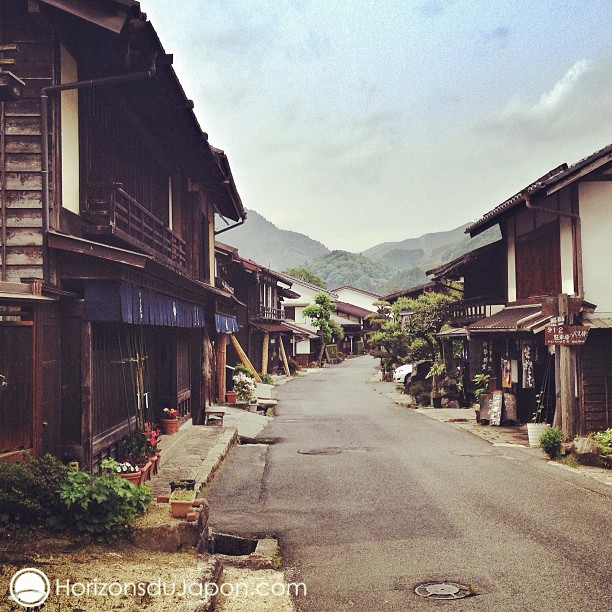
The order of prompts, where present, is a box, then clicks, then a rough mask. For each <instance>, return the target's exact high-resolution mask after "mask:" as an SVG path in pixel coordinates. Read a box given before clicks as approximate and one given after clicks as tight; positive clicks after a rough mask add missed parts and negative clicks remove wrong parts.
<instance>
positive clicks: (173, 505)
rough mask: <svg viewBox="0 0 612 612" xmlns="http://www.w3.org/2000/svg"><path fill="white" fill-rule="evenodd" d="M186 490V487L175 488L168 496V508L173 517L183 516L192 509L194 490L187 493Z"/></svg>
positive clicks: (194, 496)
mask: <svg viewBox="0 0 612 612" xmlns="http://www.w3.org/2000/svg"><path fill="white" fill-rule="evenodd" d="M186 492H187V489H176V490H175V492H173V493H172V495H171V496H170V510H171V512H172V516H173V517H174V518H185V517H186V516H187V515H188V514H189V513H190V512H191V511H192V507H193V502H194V501H195V498H196V492H195V491H189V494H188V495H187V494H186ZM179 493H180V494H179ZM178 497H180V499H177V498H178Z"/></svg>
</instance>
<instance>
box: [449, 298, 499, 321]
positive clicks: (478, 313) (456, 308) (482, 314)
mask: <svg viewBox="0 0 612 612" xmlns="http://www.w3.org/2000/svg"><path fill="white" fill-rule="evenodd" d="M491 302H495V303H491ZM503 307H504V304H503V303H502V301H501V300H495V299H492V300H487V299H476V300H463V301H460V302H455V303H454V304H451V305H450V307H449V312H448V316H449V319H450V321H451V322H452V323H455V324H456V325H469V324H470V323H474V322H476V321H479V320H480V319H484V318H486V317H490V316H491V315H494V314H495V313H496V312H499V311H500V310H501V309H502V308H503Z"/></svg>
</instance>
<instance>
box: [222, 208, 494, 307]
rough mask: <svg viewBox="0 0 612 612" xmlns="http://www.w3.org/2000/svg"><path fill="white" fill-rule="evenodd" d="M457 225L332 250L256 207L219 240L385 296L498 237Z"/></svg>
mask: <svg viewBox="0 0 612 612" xmlns="http://www.w3.org/2000/svg"><path fill="white" fill-rule="evenodd" d="M465 227H466V226H461V227H458V228H455V229H453V230H450V231H447V232H434V233H429V234H424V235H423V236H419V237H418V238H408V239H406V240H402V241H399V242H384V243H382V244H378V245H376V246H373V247H371V248H370V249H367V250H366V251H364V252H363V253H349V252H348V251H330V250H329V249H328V248H327V247H326V246H325V245H324V244H322V243H321V242H317V241H316V240H312V239H311V238H309V237H308V236H306V235H305V234H300V233H298V232H291V231H288V230H283V229H280V228H278V227H276V225H274V224H273V223H270V222H269V221H268V220H267V219H265V218H264V217H263V216H261V215H260V214H259V213H257V212H255V211H254V210H249V211H248V216H247V221H246V223H245V224H244V225H242V226H240V227H237V228H235V229H232V230H231V231H229V232H227V233H225V234H220V235H219V240H221V242H226V243H227V244H230V245H232V246H234V247H237V248H238V251H239V253H240V255H242V257H247V258H248V259H252V260H254V261H256V262H257V263H259V264H261V265H262V266H266V267H269V268H272V269H273V270H277V271H279V272H280V271H283V270H285V269H287V268H294V267H303V268H307V269H308V270H310V271H311V272H312V273H314V274H316V275H317V276H319V277H320V278H321V279H322V280H323V281H325V283H326V285H327V287H328V288H330V289H333V288H335V287H341V286H342V285H352V286H354V287H358V288H359V289H365V290H367V291H373V292H374V293H380V294H381V295H385V294H387V293H392V292H394V291H399V290H401V289H407V288H408V287H413V286H415V285H419V284H421V283H424V282H425V281H426V280H427V276H426V274H425V271H426V270H430V269H432V268H435V267H436V266H438V265H440V264H442V263H444V262H447V261H451V260H453V259H455V258H456V257H459V256H460V255H463V254H464V253H467V252H468V251H471V250H473V249H476V248H478V247H481V246H484V245H485V244H488V243H490V242H494V241H495V240H498V239H499V238H500V234H499V230H498V229H497V227H495V228H491V229H490V230H487V231H486V232H484V233H483V234H481V235H479V236H477V237H476V238H470V237H469V236H467V235H466V234H465V233H464V228H465Z"/></svg>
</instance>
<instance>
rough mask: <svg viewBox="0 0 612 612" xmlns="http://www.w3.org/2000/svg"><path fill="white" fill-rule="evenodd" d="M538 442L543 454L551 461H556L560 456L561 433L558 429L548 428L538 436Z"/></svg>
mask: <svg viewBox="0 0 612 612" xmlns="http://www.w3.org/2000/svg"><path fill="white" fill-rule="evenodd" d="M539 442H540V446H541V447H542V448H543V449H544V452H545V453H546V454H547V455H548V456H549V457H550V458H551V459H556V458H557V457H558V456H559V455H560V454H561V453H560V452H561V442H563V432H562V431H561V430H560V429H559V428H558V427H550V428H549V429H547V430H545V431H544V432H543V433H542V434H540V438H539Z"/></svg>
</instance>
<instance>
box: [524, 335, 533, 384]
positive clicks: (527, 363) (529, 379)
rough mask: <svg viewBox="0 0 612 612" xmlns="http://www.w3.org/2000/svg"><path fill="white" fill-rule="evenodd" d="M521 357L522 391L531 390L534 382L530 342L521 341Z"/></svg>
mask: <svg viewBox="0 0 612 612" xmlns="http://www.w3.org/2000/svg"><path fill="white" fill-rule="evenodd" d="M521 353H522V357H523V389H533V388H534V387H535V381H534V378H533V347H532V345H531V342H528V341H526V340H525V341H523V342H522V347H521Z"/></svg>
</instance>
